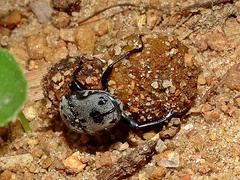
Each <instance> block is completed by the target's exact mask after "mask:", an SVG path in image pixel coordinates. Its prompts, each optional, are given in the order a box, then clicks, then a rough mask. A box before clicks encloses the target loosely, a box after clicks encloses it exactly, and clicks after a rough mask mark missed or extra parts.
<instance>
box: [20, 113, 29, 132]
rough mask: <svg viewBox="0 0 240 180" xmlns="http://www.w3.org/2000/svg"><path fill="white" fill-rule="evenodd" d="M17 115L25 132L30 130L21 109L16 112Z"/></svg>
mask: <svg viewBox="0 0 240 180" xmlns="http://www.w3.org/2000/svg"><path fill="white" fill-rule="evenodd" d="M18 117H19V119H20V120H21V122H22V126H23V129H24V131H25V132H29V131H31V128H30V126H29V123H28V120H27V118H26V116H25V115H24V114H23V112H22V111H20V113H19V114H18Z"/></svg>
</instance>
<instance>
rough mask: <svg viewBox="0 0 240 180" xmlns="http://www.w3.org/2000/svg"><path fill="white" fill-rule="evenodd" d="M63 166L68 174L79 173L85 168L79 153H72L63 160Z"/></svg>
mask: <svg viewBox="0 0 240 180" xmlns="http://www.w3.org/2000/svg"><path fill="white" fill-rule="evenodd" d="M63 164H64V166H65V167H66V168H67V171H68V172H70V173H79V172H81V171H83V169H84V168H85V166H86V164H83V163H82V161H81V156H80V153H79V151H77V152H75V153H73V154H72V155H71V156H69V157H67V158H66V159H65V160H63Z"/></svg>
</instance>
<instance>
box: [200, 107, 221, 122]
mask: <svg viewBox="0 0 240 180" xmlns="http://www.w3.org/2000/svg"><path fill="white" fill-rule="evenodd" d="M220 113H221V110H220V109H219V108H215V109H214V110H212V111H208V112H206V113H205V114H204V119H205V121H207V122H209V123H211V122H214V121H216V120H217V119H218V118H219V117H220Z"/></svg>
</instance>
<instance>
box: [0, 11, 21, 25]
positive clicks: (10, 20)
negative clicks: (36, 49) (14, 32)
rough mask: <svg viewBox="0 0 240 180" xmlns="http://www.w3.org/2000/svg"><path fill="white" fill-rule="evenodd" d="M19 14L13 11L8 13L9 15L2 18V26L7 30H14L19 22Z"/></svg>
mask: <svg viewBox="0 0 240 180" xmlns="http://www.w3.org/2000/svg"><path fill="white" fill-rule="evenodd" d="M21 18H22V17H21V14H20V12H19V11H18V10H13V11H12V12H10V14H9V15H8V16H7V17H6V18H4V19H3V20H2V21H3V24H4V25H5V26H7V27H8V28H9V29H12V28H14V27H15V26H16V25H18V24H19V23H20V21H21Z"/></svg>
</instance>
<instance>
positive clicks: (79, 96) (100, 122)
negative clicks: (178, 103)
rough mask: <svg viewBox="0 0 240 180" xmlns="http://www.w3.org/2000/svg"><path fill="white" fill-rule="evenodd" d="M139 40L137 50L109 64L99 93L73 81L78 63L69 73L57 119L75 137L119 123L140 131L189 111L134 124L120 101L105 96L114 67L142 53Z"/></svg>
mask: <svg viewBox="0 0 240 180" xmlns="http://www.w3.org/2000/svg"><path fill="white" fill-rule="evenodd" d="M139 38H140V41H141V47H140V48H135V49H132V50H130V51H128V52H126V53H125V54H123V55H122V56H121V57H119V58H118V59H117V60H115V61H113V62H112V63H111V64H110V65H109V66H108V67H107V69H106V70H105V71H104V73H103V75H102V78H101V83H102V89H101V90H98V89H96V90H90V89H87V88H86V87H85V86H84V85H83V84H82V83H81V82H80V81H78V80H77V74H78V73H79V72H80V70H81V65H82V62H80V64H79V67H78V68H77V69H76V70H75V71H74V73H73V80H72V81H71V82H70V84H69V88H70V90H71V91H72V94H71V95H69V94H66V95H64V96H63V97H62V99H61V101H60V105H59V109H60V115H61V118H62V119H63V121H64V122H65V123H66V125H67V126H68V127H69V128H70V129H72V130H73V131H76V132H79V133H86V134H90V135H96V134H99V133H101V132H102V131H106V130H109V129H111V128H112V127H113V126H115V125H116V124H117V123H118V122H119V121H120V120H123V121H124V122H125V123H127V124H128V125H129V126H130V127H131V128H133V129H141V128H145V127H149V126H154V125H158V124H161V123H162V122H164V121H166V120H169V119H171V118H173V117H181V116H183V115H184V114H185V113H186V112H187V111H188V110H189V108H186V109H185V110H183V111H182V112H173V110H172V109H171V110H170V111H169V112H168V113H167V114H166V116H164V117H162V118H161V119H159V120H156V121H151V122H147V123H145V124H138V123H137V122H136V121H135V120H133V119H132V118H131V117H130V116H128V115H127V114H126V113H125V112H124V110H123V103H122V101H121V100H120V99H119V98H118V97H116V96H114V95H113V94H111V93H109V92H108V79H109V76H110V75H111V72H112V70H113V68H114V65H115V64H117V63H118V62H120V61H121V60H123V59H124V58H126V57H127V56H129V55H131V54H134V53H139V52H142V50H143V47H144V46H143V41H142V39H141V36H139Z"/></svg>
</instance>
